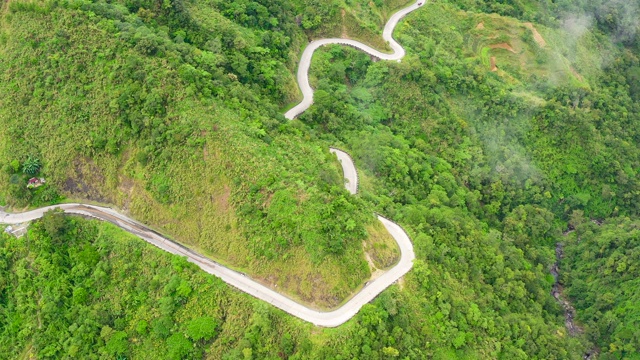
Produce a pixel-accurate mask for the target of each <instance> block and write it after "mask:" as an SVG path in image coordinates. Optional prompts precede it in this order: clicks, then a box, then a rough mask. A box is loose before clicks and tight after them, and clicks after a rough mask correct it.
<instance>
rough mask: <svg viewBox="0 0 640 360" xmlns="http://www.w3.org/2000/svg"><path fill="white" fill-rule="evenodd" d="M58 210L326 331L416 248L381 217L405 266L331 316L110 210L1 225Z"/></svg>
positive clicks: (7, 216)
mask: <svg viewBox="0 0 640 360" xmlns="http://www.w3.org/2000/svg"><path fill="white" fill-rule="evenodd" d="M55 208H60V209H62V210H63V211H64V212H65V213H67V214H76V215H83V216H89V217H92V218H96V219H99V220H104V221H109V222H111V223H113V224H115V225H117V226H119V227H120V228H122V229H124V230H126V231H128V232H130V233H132V234H134V235H136V236H138V237H139V238H141V239H143V240H145V241H147V242H148V243H150V244H152V245H154V246H157V247H159V248H160V249H162V250H164V251H167V252H169V253H172V254H175V255H179V256H185V257H186V258H187V260H188V261H189V262H192V263H194V264H196V265H197V266H199V267H200V268H201V269H202V270H204V271H206V272H208V273H209V274H211V275H214V276H217V277H219V278H220V279H222V280H223V281H224V282H226V283H228V284H229V285H232V286H234V287H236V288H238V289H239V290H241V291H244V292H245V293H247V294H249V295H252V296H254V297H256V298H258V299H260V300H263V301H266V302H267V303H269V304H271V305H273V306H275V307H277V308H279V309H282V310H284V311H285V312H287V313H289V314H291V315H294V316H297V317H299V318H300V319H302V320H305V321H309V322H311V323H313V324H315V325H319V326H325V327H335V326H338V325H341V324H343V323H344V322H346V321H347V320H349V319H351V318H352V317H353V316H354V315H355V314H356V313H357V312H358V311H359V310H360V308H361V307H362V306H363V305H364V304H366V303H368V302H369V301H371V300H373V299H374V298H375V297H376V296H377V295H378V294H379V293H380V292H381V291H382V290H384V289H385V288H387V287H388V286H389V285H391V284H393V283H394V282H395V281H396V280H397V279H398V278H399V277H401V276H402V275H404V274H405V273H407V271H409V269H410V268H411V264H412V262H413V247H412V245H411V241H410V240H409V237H408V236H407V234H406V233H405V232H404V230H402V228H401V227H400V226H398V225H396V224H395V223H393V222H391V221H389V220H387V219H385V218H383V217H382V216H378V218H379V219H380V221H381V222H382V223H383V224H384V226H385V227H386V228H387V230H388V231H389V232H390V233H391V234H392V235H393V236H394V238H395V239H396V240H398V245H399V246H400V249H401V251H402V253H403V257H402V259H401V260H400V264H403V266H398V265H400V264H398V265H397V266H395V267H394V268H393V269H391V270H389V271H388V272H386V273H385V274H383V275H382V276H380V277H379V278H377V279H376V280H375V281H373V282H372V283H370V284H369V285H367V286H365V288H364V289H363V290H361V291H360V292H358V293H357V294H356V295H355V296H354V297H352V298H351V299H350V300H349V301H348V302H347V303H346V304H344V305H343V306H341V307H340V308H338V309H336V310H334V311H330V312H323V311H316V310H313V309H310V308H308V307H306V306H304V305H301V304H299V303H297V302H295V301H293V300H291V299H290V298H288V297H286V296H284V295H282V294H280V293H278V292H275V291H274V290H272V289H270V288H268V287H266V286H264V285H262V284H260V283H258V282H256V281H254V280H252V279H251V278H249V277H246V276H245V275H243V274H241V273H239V272H237V271H234V270H231V269H229V268H227V267H224V266H222V265H220V264H218V263H216V262H215V261H213V260H211V259H209V258H207V257H205V256H203V255H201V254H199V253H197V252H195V251H193V250H191V249H189V248H187V247H184V246H182V245H180V244H178V243H176V242H174V241H172V240H170V239H168V238H166V237H164V236H162V235H160V234H159V233H157V232H156V231H154V230H152V229H150V228H148V227H147V226H145V225H143V224H141V223H139V222H137V221H135V220H133V219H131V218H129V217H127V216H125V215H123V214H121V213H119V212H117V211H115V210H113V209H110V208H106V207H101V206H95V205H88V204H61V205H53V206H47V207H43V208H39V209H36V210H32V211H27V212H23V213H15V214H12V213H6V212H4V211H0V223H4V224H18V223H23V222H27V221H32V220H36V219H39V218H41V217H42V216H43V214H44V213H45V212H46V211H48V210H52V209H55ZM405 254H410V255H411V256H404V255H405Z"/></svg>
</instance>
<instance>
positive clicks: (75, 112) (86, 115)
mask: <svg viewBox="0 0 640 360" xmlns="http://www.w3.org/2000/svg"><path fill="white" fill-rule="evenodd" d="M113 26H114V25H113V23H112V22H108V21H107V22H105V21H90V20H89V19H88V18H87V17H86V14H85V13H81V12H78V11H73V10H64V9H57V10H53V11H51V12H48V11H44V10H37V11H33V12H32V11H21V10H16V11H14V12H5V14H4V16H3V18H2V41H3V46H2V49H1V50H0V51H1V53H2V57H1V58H2V59H1V60H0V62H2V68H3V69H5V70H4V71H3V72H2V74H1V75H0V76H1V77H2V81H0V83H1V85H0V86H2V92H3V93H4V94H10V95H9V96H6V97H3V99H0V119H2V122H3V124H5V126H3V128H2V130H0V139H1V140H2V141H1V143H2V145H3V147H2V151H1V155H0V156H1V158H2V162H3V163H5V164H6V163H8V162H10V161H11V160H13V159H16V158H18V159H20V158H22V157H26V155H28V154H38V156H40V157H41V159H42V161H43V163H44V164H45V168H44V169H43V173H44V174H45V175H46V177H47V179H48V181H49V183H50V184H51V185H52V186H54V187H57V188H58V189H60V191H61V192H63V193H64V194H65V195H66V196H68V197H69V198H70V199H78V200H92V201H97V202H100V203H110V204H114V205H115V206H117V207H120V208H123V209H125V210H126V211H128V212H130V213H131V215H133V216H134V217H136V218H137V219H139V220H141V221H143V222H145V223H149V224H152V225H155V226H157V227H158V228H159V229H161V230H162V231H164V232H166V233H168V234H170V235H172V236H174V237H175V238H176V239H177V240H179V241H181V242H183V243H185V244H187V245H189V246H192V247H194V248H196V249H198V250H200V251H203V252H204V253H206V254H210V255H212V256H214V257H216V258H217V259H220V260H221V261H222V262H224V263H226V264H229V265H231V266H233V267H236V268H238V269H241V270H242V271H246V272H248V273H250V274H252V276H254V277H256V278H258V279H262V280H264V281H265V282H266V283H268V284H271V285H276V284H277V286H278V288H280V289H284V290H285V291H288V292H290V293H291V294H292V295H293V296H295V297H299V298H301V299H303V300H305V301H309V302H310V303H312V304H315V305H317V306H321V307H322V306H330V305H332V304H337V303H339V302H341V300H342V299H343V298H344V296H346V295H347V294H349V293H350V292H351V291H353V290H354V289H356V288H357V287H358V286H359V285H360V284H361V283H362V282H363V281H365V280H366V279H367V278H368V277H369V269H368V267H367V265H366V261H365V259H364V255H363V250H362V248H361V247H360V242H354V243H352V244H351V245H347V246H348V249H347V251H345V252H344V255H338V256H334V255H330V256H325V255H321V256H319V254H321V253H319V252H318V250H317V249H315V250H314V247H316V246H317V245H314V244H304V245H301V244H299V243H298V244H296V245H294V246H292V247H291V248H288V249H284V250H281V251H279V252H278V250H277V249H276V250H275V251H276V253H275V256H274V255H271V256H267V257H265V256H260V255H259V254H258V255H256V250H255V248H256V246H257V244H256V241H262V240H259V239H258V240H254V239H251V236H252V235H255V234H253V233H250V234H247V233H246V232H245V229H244V228H243V225H242V222H241V221H240V220H239V218H238V215H237V208H238V206H241V205H242V204H245V203H246V199H244V197H245V196H246V193H247V191H248V188H249V187H250V186H251V185H252V184H259V183H263V182H264V179H279V180H277V181H278V182H279V183H276V184H275V185H271V186H270V188H264V189H263V190H262V194H263V195H261V196H266V198H268V197H269V196H270V195H269V193H271V194H273V192H274V191H275V189H274V188H278V187H283V186H284V187H289V188H292V189H295V190H294V192H296V193H297V195H296V196H297V198H298V199H299V200H298V204H299V205H298V206H300V208H299V209H298V210H297V211H300V212H304V211H308V209H307V210H305V206H304V203H306V199H309V198H311V199H312V200H314V198H315V199H317V197H318V196H319V195H318V194H319V193H318V191H319V190H318V189H316V187H315V186H314V183H316V182H317V180H315V179H317V178H319V177H320V172H321V171H325V172H327V171H328V172H329V173H328V175H327V176H329V178H331V179H332V180H331V181H334V183H333V185H332V186H336V187H339V184H340V181H339V176H340V175H339V174H340V169H339V167H338V166H337V164H336V163H335V162H334V160H332V157H331V156H330V155H329V154H328V152H327V151H325V150H324V148H325V147H326V144H323V143H308V142H302V141H300V140H296V139H295V138H292V137H291V136H290V135H287V134H286V133H284V134H281V135H277V134H276V135H274V137H273V139H272V141H271V145H270V146H269V145H268V144H265V142H263V141H261V140H259V139H256V138H255V137H252V136H251V134H252V131H253V130H251V129H252V128H251V125H248V124H245V123H242V122H238V121H237V119H239V118H241V117H240V116H239V114H238V112H236V111H233V110H228V109H226V106H225V105H224V104H222V103H221V102H220V101H216V100H208V99H201V100H198V99H196V98H195V96H193V88H190V87H188V83H186V82H185V81H184V80H183V79H181V78H180V74H179V71H177V69H176V66H177V65H175V59H166V58H162V57H149V56H147V57H141V56H140V55H139V53H138V52H136V49H134V48H131V47H129V46H127V45H126V44H123V42H122V41H121V40H120V39H118V37H117V36H113V33H112V32H113ZM23 40H26V41H23ZM71 59H72V60H71ZM136 76H143V78H142V79H144V81H140V80H141V78H136ZM227 86H229V88H228V89H227V90H229V91H236V93H237V94H241V93H242V91H244V90H243V89H242V87H241V86H240V85H236V84H229V85H227ZM132 87H133V88H134V89H135V88H136V87H137V88H138V89H139V91H140V92H141V93H142V96H145V95H146V96H150V94H152V93H154V94H155V93H159V94H160V96H161V98H162V99H164V102H165V104H166V110H165V111H166V116H164V118H163V119H157V118H155V119H154V118H153V117H149V118H146V119H145V120H144V121H145V122H146V123H145V124H144V125H143V128H145V126H146V127H147V129H149V130H148V131H149V132H150V133H151V134H150V137H153V136H155V135H157V134H156V133H155V132H153V128H154V127H155V128H156V129H157V127H158V126H160V127H161V128H163V129H166V130H165V133H164V134H163V136H162V138H161V140H158V139H154V140H153V141H156V142H157V143H156V145H155V148H156V150H154V151H152V152H149V150H148V148H149V146H150V145H149V144H150V141H149V140H147V141H140V140H138V141H136V140H134V139H135V138H132V137H131V136H130V134H127V133H126V132H123V131H122V126H123V125H124V124H123V123H122V120H121V118H120V112H119V111H118V110H117V107H118V105H117V102H118V101H119V99H121V98H122V97H123V94H125V93H127V91H130V89H131V88H132ZM233 87H235V90H231V88H233ZM15 104H20V106H14V105H15ZM116 124H120V125H116ZM258 126H260V125H258ZM142 131H143V132H144V131H146V130H142ZM151 144H153V142H151ZM287 152H290V153H291V155H285V154H286V153H287ZM141 157H142V158H148V160H147V159H145V160H147V161H142V162H141V161H140V159H141ZM279 161H284V163H285V164H284V165H279V164H278V162H279ZM318 165H320V166H318ZM287 167H293V169H294V171H293V172H292V171H291V170H290V169H288V168H287ZM300 169H305V170H303V171H305V172H310V173H311V177H309V178H301V177H300ZM276 174H277V175H276ZM283 174H284V175H285V176H282V175H283ZM1 176H2V179H3V180H2V181H3V182H5V183H7V182H8V179H9V175H7V174H6V173H3V174H2V175H1ZM314 177H315V179H313V178H314ZM309 179H311V180H309ZM9 196H10V195H9ZM341 196H343V195H341ZM329 199H330V198H327V199H326V200H325V201H329ZM315 201H317V200H315ZM308 203H309V204H310V202H308ZM265 204H266V205H267V207H268V205H269V204H268V202H266V203H263V206H264V205H265ZM253 206H256V205H253ZM311 206H313V205H311ZM307 208H308V206H307ZM316 211H317V210H316ZM360 212H362V213H363V214H367V212H368V211H367V210H366V209H365V208H362V210H360ZM367 217H368V220H366V221H368V222H370V223H373V222H374V221H375V220H374V218H373V217H372V216H370V215H367ZM258 235H262V236H263V237H264V236H272V235H270V233H268V232H267V233H266V235H265V234H258ZM258 246H260V245H259V244H258ZM262 246H264V245H262ZM314 254H315V255H314Z"/></svg>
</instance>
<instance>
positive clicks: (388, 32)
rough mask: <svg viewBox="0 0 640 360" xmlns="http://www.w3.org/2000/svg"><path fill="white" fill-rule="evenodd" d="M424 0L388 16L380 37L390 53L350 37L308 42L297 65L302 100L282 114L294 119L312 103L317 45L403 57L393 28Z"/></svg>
mask: <svg viewBox="0 0 640 360" xmlns="http://www.w3.org/2000/svg"><path fill="white" fill-rule="evenodd" d="M425 1H426V0H418V1H416V2H415V3H414V4H413V5H410V6H408V7H406V8H404V9H402V10H400V11H398V12H397V13H395V14H393V15H392V16H391V18H389V21H387V24H386V25H385V26H384V30H383V32H382V38H383V39H384V40H385V41H387V42H388V43H389V46H390V47H391V49H392V50H393V53H391V54H388V53H383V52H381V51H378V50H376V49H374V48H372V47H370V46H368V45H365V44H363V43H361V42H359V41H355V40H350V39H339V38H331V39H320V40H315V41H312V42H311V43H309V45H307V47H306V48H305V49H304V51H303V52H302V56H301V57H300V63H299V65H298V86H299V87H300V91H301V92H302V96H303V98H302V102H300V103H299V104H298V105H296V106H294V107H293V108H292V109H291V110H289V111H287V112H286V113H285V114H284V116H285V117H286V118H287V119H294V118H295V117H297V116H298V115H300V114H302V113H303V112H305V111H306V110H307V109H308V108H309V107H310V106H311V105H312V104H313V89H312V88H311V85H310V84H309V67H310V66H311V57H312V56H313V53H314V52H315V51H316V50H317V49H318V48H319V47H321V46H325V45H329V44H342V45H347V46H351V47H354V48H356V49H359V50H362V51H364V52H365V53H367V54H369V55H371V56H375V57H377V58H378V59H381V60H400V59H402V58H403V57H404V48H403V47H402V46H401V45H400V44H398V42H397V41H395V39H394V38H393V30H394V29H395V27H396V25H398V22H399V21H400V20H401V19H402V18H403V17H405V16H406V15H407V14H409V13H410V12H412V11H414V10H417V9H419V8H420V7H422V6H424V5H423V4H424V2H425Z"/></svg>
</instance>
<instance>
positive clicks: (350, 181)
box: [329, 147, 358, 195]
mask: <svg viewBox="0 0 640 360" xmlns="http://www.w3.org/2000/svg"><path fill="white" fill-rule="evenodd" d="M329 151H330V152H331V153H333V154H336V156H337V157H338V160H339V161H340V164H341V165H342V172H343V173H344V179H345V182H344V186H345V187H346V188H347V191H349V192H350V193H351V194H352V195H355V194H356V193H357V192H358V172H357V171H356V166H355V165H354V164H353V159H351V156H349V154H347V153H346V152H344V151H342V150H339V149H336V148H332V147H330V148H329Z"/></svg>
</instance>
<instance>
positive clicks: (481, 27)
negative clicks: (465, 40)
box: [476, 22, 484, 30]
mask: <svg viewBox="0 0 640 360" xmlns="http://www.w3.org/2000/svg"><path fill="white" fill-rule="evenodd" d="M476 30H484V22H481V23H479V24H478V26H476Z"/></svg>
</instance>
